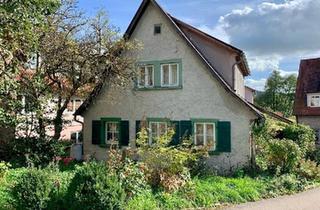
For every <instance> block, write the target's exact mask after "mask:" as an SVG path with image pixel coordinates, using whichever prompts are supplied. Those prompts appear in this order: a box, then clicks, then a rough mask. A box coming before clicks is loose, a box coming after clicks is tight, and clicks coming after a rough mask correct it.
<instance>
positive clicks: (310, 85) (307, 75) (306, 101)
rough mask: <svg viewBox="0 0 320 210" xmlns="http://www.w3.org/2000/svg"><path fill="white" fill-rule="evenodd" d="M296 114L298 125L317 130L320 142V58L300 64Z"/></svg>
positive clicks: (303, 61)
mask: <svg viewBox="0 0 320 210" xmlns="http://www.w3.org/2000/svg"><path fill="white" fill-rule="evenodd" d="M294 114H295V116H296V118H297V122H298V123H302V124H306V125H309V126H310V127H311V128H313V129H315V131H316V133H317V138H318V140H320V58H315V59H306V60H301V62H300V69H299V76H298V82H297V88H296V96H295V104H294Z"/></svg>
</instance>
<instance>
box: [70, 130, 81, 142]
mask: <svg viewBox="0 0 320 210" xmlns="http://www.w3.org/2000/svg"><path fill="white" fill-rule="evenodd" d="M80 133H81V131H76V132H71V134H70V138H71V136H72V134H76V139H75V143H76V144H82V142H80Z"/></svg>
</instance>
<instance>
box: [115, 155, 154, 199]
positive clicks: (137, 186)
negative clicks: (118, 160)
mask: <svg viewBox="0 0 320 210" xmlns="http://www.w3.org/2000/svg"><path fill="white" fill-rule="evenodd" d="M144 171H145V166H144V164H143V163H135V162H133V161H132V160H130V159H125V161H124V164H123V167H122V168H121V169H120V172H119V175H118V176H119V179H120V181H121V184H122V187H123V188H124V190H125V192H126V194H127V197H132V196H135V195H138V194H141V193H143V192H145V191H146V190H148V189H150V187H149V185H148V184H147V179H146V176H145V174H144Z"/></svg>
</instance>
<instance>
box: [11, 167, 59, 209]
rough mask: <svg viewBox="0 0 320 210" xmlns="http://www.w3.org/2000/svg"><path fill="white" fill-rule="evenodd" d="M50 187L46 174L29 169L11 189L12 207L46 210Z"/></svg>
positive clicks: (51, 184) (49, 180)
mask: <svg viewBox="0 0 320 210" xmlns="http://www.w3.org/2000/svg"><path fill="white" fill-rule="evenodd" d="M52 187H53V183H52V180H51V179H50V177H49V176H48V174H47V172H45V171H43V170H38V169H29V170H28V171H26V172H25V173H23V174H22V175H21V176H20V177H19V179H18V180H17V183H16V185H15V186H14V187H13V190H12V195H13V198H14V202H13V206H14V207H15V208H16V209H46V208H47V205H48V202H49V201H50V193H51V190H52Z"/></svg>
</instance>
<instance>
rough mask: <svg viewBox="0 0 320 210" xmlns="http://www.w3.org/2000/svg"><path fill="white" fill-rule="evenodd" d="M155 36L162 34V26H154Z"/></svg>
mask: <svg viewBox="0 0 320 210" xmlns="http://www.w3.org/2000/svg"><path fill="white" fill-rule="evenodd" d="M153 33H154V35H158V34H161V24H156V25H154V32H153Z"/></svg>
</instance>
